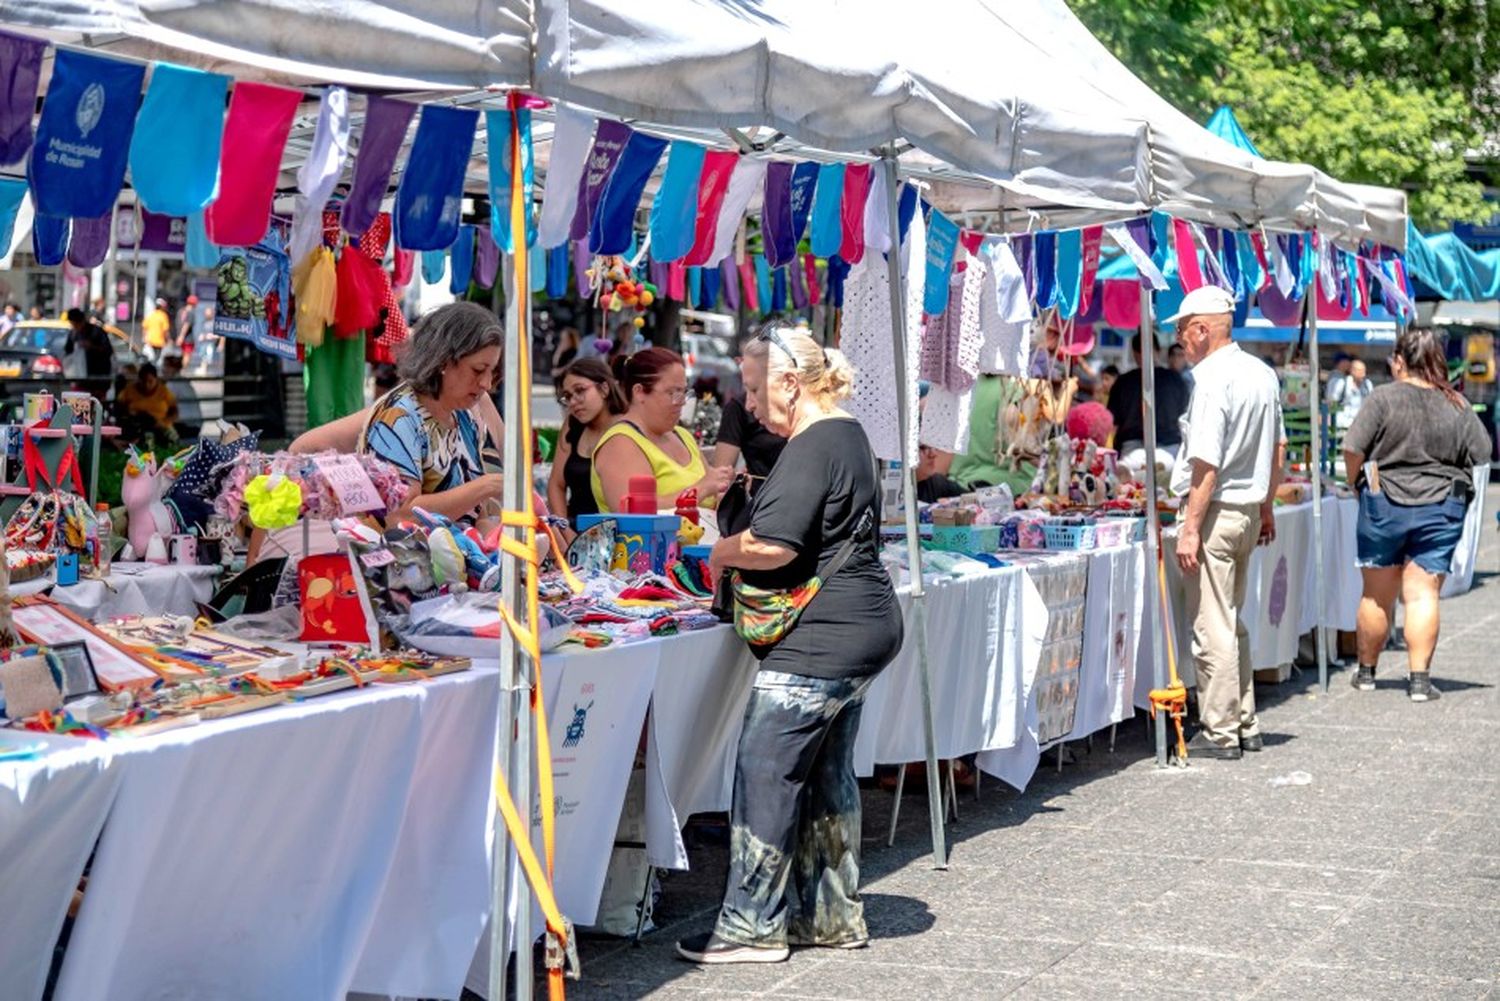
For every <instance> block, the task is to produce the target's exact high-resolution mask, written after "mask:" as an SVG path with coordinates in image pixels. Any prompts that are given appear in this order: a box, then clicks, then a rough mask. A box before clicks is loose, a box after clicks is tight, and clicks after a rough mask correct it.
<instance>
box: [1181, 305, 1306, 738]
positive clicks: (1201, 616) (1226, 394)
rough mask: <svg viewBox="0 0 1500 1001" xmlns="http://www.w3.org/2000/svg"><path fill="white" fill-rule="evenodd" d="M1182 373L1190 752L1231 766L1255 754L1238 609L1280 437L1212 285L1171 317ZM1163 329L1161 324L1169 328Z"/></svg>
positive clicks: (1251, 363)
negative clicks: (1186, 378)
mask: <svg viewBox="0 0 1500 1001" xmlns="http://www.w3.org/2000/svg"><path fill="white" fill-rule="evenodd" d="M1171 319H1172V321H1175V322H1176V325H1177V343H1178V344H1180V345H1182V348H1183V354H1184V357H1185V358H1186V359H1187V360H1188V361H1189V362H1191V363H1192V365H1193V374H1194V385H1193V396H1192V401H1191V402H1190V403H1189V404H1188V414H1187V421H1186V426H1185V428H1184V431H1183V441H1182V448H1181V451H1180V453H1179V454H1178V457H1177V465H1176V468H1175V469H1174V470H1173V475H1172V490H1173V492H1174V493H1176V494H1177V495H1179V496H1184V495H1185V496H1186V500H1185V502H1184V503H1183V506H1182V511H1181V513H1180V514H1179V515H1178V520H1177V564H1178V566H1179V567H1181V568H1182V577H1183V584H1184V586H1185V590H1186V592H1187V613H1188V618H1189V619H1190V620H1191V621H1192V624H1193V644H1192V649H1193V665H1194V667H1195V668H1196V669H1197V673H1198V718H1199V722H1200V723H1201V729H1200V730H1199V731H1198V733H1197V734H1196V735H1194V737H1193V739H1192V741H1190V742H1189V744H1188V751H1189V753H1190V754H1198V755H1200V756H1203V757H1209V758H1228V759H1236V758H1239V757H1240V756H1241V753H1242V751H1259V750H1260V749H1261V747H1262V746H1263V743H1264V741H1263V738H1262V736H1261V732H1260V720H1259V719H1258V718H1257V716H1256V714H1255V683H1254V665H1253V663H1252V662H1251V660H1250V632H1249V630H1248V629H1247V628H1246V626H1245V622H1244V620H1243V619H1242V618H1241V615H1240V613H1241V612H1242V610H1243V609H1244V607H1245V595H1246V591H1247V587H1248V584H1249V574H1250V556H1251V554H1252V553H1254V551H1255V546H1256V545H1257V543H1260V544H1264V543H1267V542H1270V541H1271V540H1272V539H1274V538H1275V537H1276V519H1275V515H1274V513H1273V511H1272V508H1271V505H1272V502H1273V501H1274V500H1275V498H1276V488H1277V486H1278V485H1279V484H1280V482H1281V472H1282V449H1283V445H1284V443H1285V441H1286V432H1285V430H1284V429H1283V427H1282V421H1281V390H1280V386H1279V384H1278V383H1277V381H1276V373H1274V372H1272V371H1271V369H1270V368H1269V367H1268V366H1267V365H1266V364H1265V363H1264V362H1262V361H1260V360H1259V359H1258V358H1256V357H1255V356H1254V355H1251V354H1248V353H1246V352H1244V351H1241V350H1240V347H1239V345H1238V344H1236V343H1234V337H1233V332H1234V297H1233V296H1231V295H1230V294H1229V293H1228V292H1225V291H1224V290H1223V289H1221V288H1218V287H1217V286H1214V285H1205V286H1203V287H1201V288H1197V289H1194V290H1193V291H1192V292H1189V293H1188V294H1187V295H1186V296H1184V297H1183V300H1182V308H1181V309H1180V310H1179V311H1178V313H1177V315H1176V316H1175V317H1172V318H1171ZM1169 322H1171V321H1169Z"/></svg>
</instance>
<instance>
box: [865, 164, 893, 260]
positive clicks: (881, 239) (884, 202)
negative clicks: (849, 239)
mask: <svg viewBox="0 0 1500 1001" xmlns="http://www.w3.org/2000/svg"><path fill="white" fill-rule="evenodd" d="M889 199H890V194H889V192H888V191H887V190H886V186H885V171H884V170H883V169H882V170H875V171H872V172H871V174H870V194H869V196H868V197H867V198H866V199H865V217H864V219H863V220H862V223H863V226H864V236H865V249H867V250H873V251H875V253H877V254H884V253H887V252H889V251H890V249H891V206H890V200H889Z"/></svg>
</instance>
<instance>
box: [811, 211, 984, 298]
mask: <svg viewBox="0 0 1500 1001" xmlns="http://www.w3.org/2000/svg"><path fill="white" fill-rule="evenodd" d="M957 247H958V224H957V223H955V222H954V221H953V220H952V219H949V218H948V217H947V216H945V215H943V214H942V213H941V212H939V211H938V210H937V209H933V210H932V216H931V218H930V219H928V221H927V263H926V269H927V278H926V285H925V287H924V290H923V296H922V310H923V312H925V313H927V314H928V315H930V316H937V315H939V314H941V313H942V312H943V311H944V310H945V309H947V308H948V275H949V273H950V272H951V271H952V270H953V254H954V251H955V250H956V249H957ZM831 277H832V275H831V274H830V278H831Z"/></svg>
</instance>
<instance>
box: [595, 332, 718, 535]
mask: <svg viewBox="0 0 1500 1001" xmlns="http://www.w3.org/2000/svg"><path fill="white" fill-rule="evenodd" d="M620 384H621V388H622V389H624V391H625V397H626V399H627V400H629V402H630V409H629V410H627V411H626V412H625V415H624V417H623V419H622V420H621V421H620V422H619V423H618V424H616V425H614V426H613V427H611V428H610V429H609V430H608V431H606V432H604V434H603V435H602V436H601V437H600V439H599V444H598V445H595V446H594V470H593V474H592V476H591V477H590V485H591V486H592V487H593V491H594V500H595V501H597V502H598V504H599V510H600V511H620V510H622V509H623V508H624V506H625V496H626V494H628V493H629V492H630V478H631V477H632V476H651V477H654V478H655V480H656V494H657V507H658V509H666V508H671V507H673V506H674V505H675V504H676V503H677V495H678V494H680V493H682V492H683V491H684V490H687V489H689V488H691V487H697V488H698V496H699V499H700V500H701V499H703V498H706V497H710V496H717V495H718V494H721V493H723V492H724V490H725V488H726V487H728V486H729V480H730V477H731V476H733V470H732V469H730V468H729V467H728V466H712V467H711V466H709V465H708V464H707V463H705V462H704V461H703V454H702V453H701V452H700V451H699V450H698V443H697V442H695V441H694V440H693V436H692V435H691V434H689V433H688V432H687V430H686V429H684V428H682V427H680V426H679V425H678V423H677V422H678V421H679V420H681V418H682V404H683V401H685V400H686V399H687V370H686V369H685V368H684V367H683V364H682V359H681V358H680V357H678V356H677V355H676V354H675V353H673V352H671V351H668V350H667V349H666V348H647V349H645V350H644V351H637V352H636V353H635V354H633V355H631V356H630V357H629V358H628V359H626V361H625V367H624V371H623V373H622V377H621V380H620Z"/></svg>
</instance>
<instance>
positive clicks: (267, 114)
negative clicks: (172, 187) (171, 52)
mask: <svg viewBox="0 0 1500 1001" xmlns="http://www.w3.org/2000/svg"><path fill="white" fill-rule="evenodd" d="M301 101H302V94H301V92H300V91H295V90H288V89H287V88H285V87H272V86H270V85H269V84H264V83H254V82H240V83H237V84H235V85H234V93H233V94H232V95H230V98H229V115H228V117H226V118H225V120H224V142H223V144H222V149H221V152H220V160H219V197H218V198H217V199H215V200H214V203H213V204H212V205H210V206H209V207H208V209H207V210H206V212H205V214H204V221H205V223H206V225H207V228H208V236H209V239H211V240H213V242H214V243H215V244H216V245H218V246H220V247H252V246H254V245H255V244H257V243H259V242H260V241H261V238H262V237H264V236H265V235H266V230H267V229H269V228H270V225H271V200H272V199H273V198H274V197H275V194H276V180H277V178H278V177H279V176H280V174H281V151H282V149H283V148H284V147H285V146H286V137H287V133H288V132H290V131H291V128H292V116H293V115H294V114H296V112H297V105H298V104H299V103H301Z"/></svg>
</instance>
